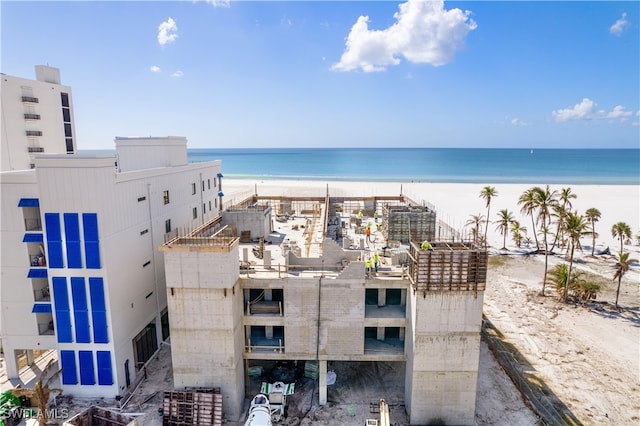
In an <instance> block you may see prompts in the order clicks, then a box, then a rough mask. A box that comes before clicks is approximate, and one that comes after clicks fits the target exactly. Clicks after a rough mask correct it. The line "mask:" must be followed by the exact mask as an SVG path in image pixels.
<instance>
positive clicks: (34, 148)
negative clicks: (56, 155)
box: [28, 146, 44, 152]
mask: <svg viewBox="0 0 640 426" xmlns="http://www.w3.org/2000/svg"><path fill="white" fill-rule="evenodd" d="M28 149H29V152H44V148H42V147H41V146H30V147H29V148H28Z"/></svg>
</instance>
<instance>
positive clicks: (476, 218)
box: [465, 213, 484, 245]
mask: <svg viewBox="0 0 640 426" xmlns="http://www.w3.org/2000/svg"><path fill="white" fill-rule="evenodd" d="M482 222H484V215H483V214H482V213H478V214H472V215H471V216H469V219H467V222H466V223H465V225H466V226H469V225H470V226H471V235H472V236H473V243H474V244H476V245H477V244H478V243H479V242H480V241H479V240H480V236H481V234H482Z"/></svg>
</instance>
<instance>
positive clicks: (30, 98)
mask: <svg viewBox="0 0 640 426" xmlns="http://www.w3.org/2000/svg"><path fill="white" fill-rule="evenodd" d="M22 102H30V103H32V104H37V103H38V98H34V97H33V96H23V97H22Z"/></svg>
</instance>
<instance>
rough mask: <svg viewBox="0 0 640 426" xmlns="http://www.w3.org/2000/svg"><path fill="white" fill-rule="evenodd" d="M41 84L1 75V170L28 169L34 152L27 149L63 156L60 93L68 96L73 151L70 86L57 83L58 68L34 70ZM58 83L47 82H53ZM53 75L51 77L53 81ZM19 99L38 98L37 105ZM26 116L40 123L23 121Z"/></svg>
mask: <svg viewBox="0 0 640 426" xmlns="http://www.w3.org/2000/svg"><path fill="white" fill-rule="evenodd" d="M36 70H37V73H38V74H39V78H42V79H43V81H38V80H29V79H25V78H20V77H12V76H9V75H1V76H0V77H1V80H0V93H1V94H2V96H1V99H2V105H1V108H0V109H1V115H2V122H1V125H0V128H2V130H1V133H0V135H1V142H2V143H1V145H2V151H1V155H0V157H1V164H2V169H1V170H2V171H8V170H25V169H29V168H30V167H31V164H32V163H33V159H34V156H35V154H36V153H30V152H29V150H28V148H29V147H32V148H38V147H39V148H43V149H44V153H46V154H66V153H67V147H66V142H65V134H64V125H63V116H62V102H61V98H60V93H61V92H64V93H67V94H68V95H69V109H70V115H71V131H72V137H73V151H74V152H75V151H76V131H75V121H74V118H73V95H72V93H71V87H69V86H63V85H61V84H60V81H59V71H58V69H57V68H52V67H46V66H42V65H39V66H37V67H36ZM56 74H57V76H58V78H57V81H58V82H57V83H55V82H53V83H52V82H47V81H44V79H46V80H49V81H56V79H55V75H56ZM52 76H53V77H54V78H52ZM22 96H30V97H34V98H38V102H37V103H28V102H23V101H22ZM25 113H30V114H38V115H40V119H39V120H31V119H29V120H26V119H25V118H24V114H25ZM27 130H39V131H42V136H27V135H26V131H27Z"/></svg>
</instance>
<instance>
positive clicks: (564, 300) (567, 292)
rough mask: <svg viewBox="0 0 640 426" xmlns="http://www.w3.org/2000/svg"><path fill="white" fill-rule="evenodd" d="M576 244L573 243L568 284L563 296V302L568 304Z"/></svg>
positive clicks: (565, 286)
mask: <svg viewBox="0 0 640 426" xmlns="http://www.w3.org/2000/svg"><path fill="white" fill-rule="evenodd" d="M574 249H575V244H574V243H573V241H572V242H571V257H570V258H569V272H568V273H567V282H566V283H565V285H564V292H563V294H562V301H563V302H564V303H567V296H568V295H569V283H570V282H571V269H572V268H573V251H574Z"/></svg>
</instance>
